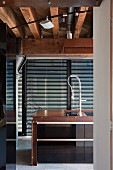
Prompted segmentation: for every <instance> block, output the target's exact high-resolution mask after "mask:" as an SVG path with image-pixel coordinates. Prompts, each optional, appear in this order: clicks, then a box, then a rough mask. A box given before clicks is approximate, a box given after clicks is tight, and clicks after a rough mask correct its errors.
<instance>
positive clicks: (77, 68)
mask: <svg viewBox="0 0 113 170" xmlns="http://www.w3.org/2000/svg"><path fill="white" fill-rule="evenodd" d="M71 74H75V75H77V76H78V77H79V78H80V81H81V92H82V96H81V97H82V99H83V102H82V109H87V110H92V109H93V60H92V59H82V60H79V59H78V60H72V61H71ZM71 85H72V88H73V90H74V99H71V109H77V108H79V92H80V91H79V83H78V80H77V79H76V78H71Z"/></svg>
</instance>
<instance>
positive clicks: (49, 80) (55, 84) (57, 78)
mask: <svg viewBox="0 0 113 170" xmlns="http://www.w3.org/2000/svg"><path fill="white" fill-rule="evenodd" d="M66 108H67V62H66V60H28V61H27V135H30V134H31V120H32V114H33V112H34V111H36V110H38V109H66Z"/></svg>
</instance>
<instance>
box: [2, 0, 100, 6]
mask: <svg viewBox="0 0 113 170" xmlns="http://www.w3.org/2000/svg"><path fill="white" fill-rule="evenodd" d="M4 1H5V3H4ZM102 1H103V0H84V1H83V0H63V1H61V0H57V1H56V0H38V1H37V0H29V1H28V0H1V1H0V6H1V7H2V6H7V7H14V6H17V7H29V6H30V7H44V6H46V7H47V5H48V6H51V7H56V6H57V7H82V6H86V7H87V6H89V7H93V6H100V4H101V2H102ZM49 2H50V3H49Z"/></svg>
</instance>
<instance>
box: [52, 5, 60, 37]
mask: <svg viewBox="0 0 113 170" xmlns="http://www.w3.org/2000/svg"><path fill="white" fill-rule="evenodd" d="M50 13H51V16H54V15H58V7H50ZM51 20H52V23H53V25H54V27H53V36H54V38H58V36H59V21H58V17H55V18H52V19H51Z"/></svg>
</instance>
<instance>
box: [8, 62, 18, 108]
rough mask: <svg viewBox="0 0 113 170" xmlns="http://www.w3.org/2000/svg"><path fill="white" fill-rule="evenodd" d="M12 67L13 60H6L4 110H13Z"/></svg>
mask: <svg viewBox="0 0 113 170" xmlns="http://www.w3.org/2000/svg"><path fill="white" fill-rule="evenodd" d="M14 67H15V61H14V60H7V61H6V110H14V78H15V77H14V75H13V72H14ZM15 75H16V74H15Z"/></svg>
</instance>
